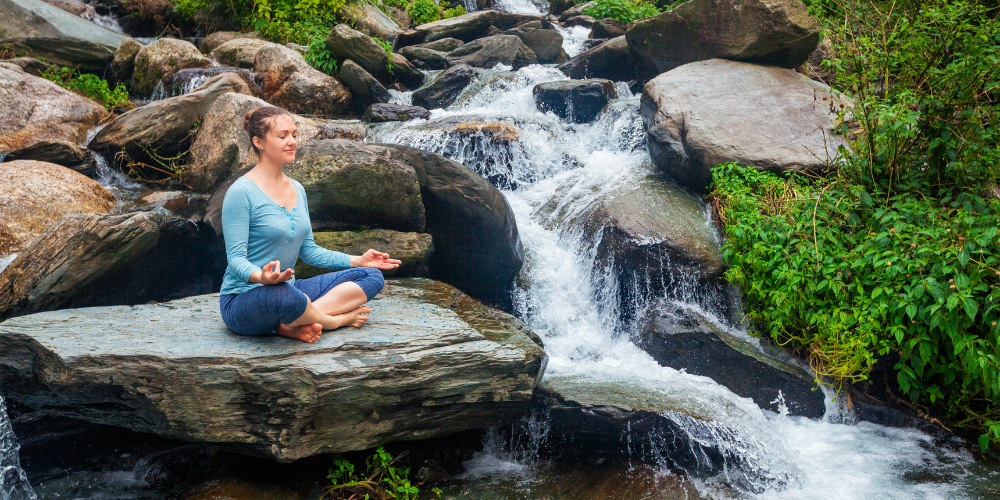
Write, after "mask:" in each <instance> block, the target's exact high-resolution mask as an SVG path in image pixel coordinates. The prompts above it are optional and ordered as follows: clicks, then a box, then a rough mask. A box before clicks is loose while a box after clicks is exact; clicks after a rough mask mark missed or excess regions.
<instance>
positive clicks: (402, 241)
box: [295, 229, 434, 279]
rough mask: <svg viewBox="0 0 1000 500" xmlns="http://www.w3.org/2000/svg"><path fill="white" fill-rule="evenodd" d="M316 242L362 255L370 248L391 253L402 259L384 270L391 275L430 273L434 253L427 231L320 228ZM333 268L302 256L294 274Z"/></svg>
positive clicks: (302, 275)
mask: <svg viewBox="0 0 1000 500" xmlns="http://www.w3.org/2000/svg"><path fill="white" fill-rule="evenodd" d="M313 239H315V240H316V244H317V245H319V246H321V247H323V248H328V249H330V250H335V251H338V252H344V253H346V254H348V255H362V254H364V253H365V252H367V251H368V249H369V248H374V249H375V250H378V251H380V252H385V253H387V254H389V256H390V257H392V258H393V259H399V260H401V261H403V263H402V264H400V265H399V267H397V268H395V269H387V270H385V271H382V274H383V275H385V276H386V277H387V278H388V277H397V278H402V277H424V276H427V263H428V262H429V261H430V259H431V254H432V253H434V242H433V241H432V240H433V239H432V238H431V235H429V234H424V233H404V232H400V231H393V230H391V229H369V230H367V231H320V232H315V233H313ZM327 272H330V271H328V270H326V269H319V268H316V267H313V266H310V265H309V264H306V263H305V262H302V261H301V260H299V262H298V263H297V264H296V265H295V278H296V279H302V278H310V277H313V276H316V275H318V274H323V273H327Z"/></svg>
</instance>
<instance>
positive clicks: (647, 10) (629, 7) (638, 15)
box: [583, 0, 660, 24]
mask: <svg viewBox="0 0 1000 500" xmlns="http://www.w3.org/2000/svg"><path fill="white" fill-rule="evenodd" d="M583 13H584V14H586V15H588V16H590V17H593V18H594V19H605V18H609V17H610V18H612V19H617V20H619V21H621V22H623V23H625V24H628V23H630V22H632V21H635V20H636V19H643V18H646V17H649V16H655V15H657V14H659V13H660V9H657V8H656V5H654V4H653V3H650V2H647V1H645V0H595V1H594V5H591V6H590V7H587V8H586V9H584V11H583Z"/></svg>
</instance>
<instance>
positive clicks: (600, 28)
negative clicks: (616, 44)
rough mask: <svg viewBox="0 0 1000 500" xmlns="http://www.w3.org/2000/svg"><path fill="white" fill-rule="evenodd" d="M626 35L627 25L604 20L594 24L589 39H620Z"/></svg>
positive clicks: (608, 19) (612, 20) (607, 19)
mask: <svg viewBox="0 0 1000 500" xmlns="http://www.w3.org/2000/svg"><path fill="white" fill-rule="evenodd" d="M624 34H625V23H623V22H621V21H619V20H617V19H611V18H604V19H601V20H600V21H597V22H596V23H594V26H593V28H591V30H590V35H589V36H588V37H587V38H618V37H620V36H622V35H624Z"/></svg>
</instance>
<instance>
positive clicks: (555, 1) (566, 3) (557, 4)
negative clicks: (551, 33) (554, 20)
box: [549, 0, 576, 16]
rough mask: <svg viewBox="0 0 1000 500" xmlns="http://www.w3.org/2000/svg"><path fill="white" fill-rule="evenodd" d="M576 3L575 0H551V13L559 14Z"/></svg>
mask: <svg viewBox="0 0 1000 500" xmlns="http://www.w3.org/2000/svg"><path fill="white" fill-rule="evenodd" d="M574 5H576V1H575V0H549V14H550V15H554V16H558V15H559V14H562V13H563V12H565V11H566V9H569V8H571V7H573V6H574Z"/></svg>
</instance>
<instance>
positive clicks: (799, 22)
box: [625, 0, 820, 78]
mask: <svg viewBox="0 0 1000 500" xmlns="http://www.w3.org/2000/svg"><path fill="white" fill-rule="evenodd" d="M819 32H820V27H819V24H818V23H817V22H816V20H815V19H813V17H812V16H811V15H809V13H808V12H806V6H805V4H803V3H802V2H801V1H799V0H690V1H688V2H685V3H682V4H680V5H678V6H677V7H674V8H672V9H670V10H668V11H666V12H664V13H662V14H659V15H656V16H652V17H648V18H646V19H640V20H638V21H636V22H634V23H632V24H631V25H629V28H628V30H627V31H626V33H625V37H626V39H627V40H628V46H629V49H630V50H631V51H632V53H633V54H634V55H635V57H636V60H637V62H638V63H639V65H640V67H641V68H640V74H641V75H642V76H645V77H649V78H651V77H653V76H656V75H658V74H660V73H663V72H665V71H670V70H672V69H674V68H676V67H678V66H681V65H683V64H687V63H690V62H694V61H703V60H707V59H713V58H724V59H732V60H738V61H746V62H754V63H758V64H765V65H773V66H780V67H783V68H795V67H798V66H799V65H801V64H802V63H804V62H805V61H806V58H808V57H809V53H811V52H812V51H813V50H814V49H815V48H816V44H817V43H819Z"/></svg>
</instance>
